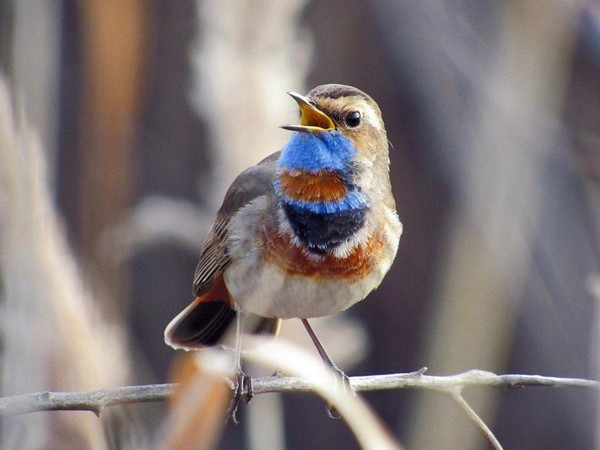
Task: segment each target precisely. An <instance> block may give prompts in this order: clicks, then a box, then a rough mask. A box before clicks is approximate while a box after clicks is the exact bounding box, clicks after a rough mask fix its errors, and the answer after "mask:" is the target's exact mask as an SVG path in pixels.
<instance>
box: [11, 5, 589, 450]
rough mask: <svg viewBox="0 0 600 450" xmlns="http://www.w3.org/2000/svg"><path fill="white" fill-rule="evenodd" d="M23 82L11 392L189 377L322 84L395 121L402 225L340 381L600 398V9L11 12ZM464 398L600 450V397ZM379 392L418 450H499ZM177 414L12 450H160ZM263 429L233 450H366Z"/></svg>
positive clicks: (431, 410) (146, 416)
mask: <svg viewBox="0 0 600 450" xmlns="http://www.w3.org/2000/svg"><path fill="white" fill-rule="evenodd" d="M0 71H1V75H2V77H3V78H4V80H3V86H2V89H0V90H1V91H2V92H0V110H1V111H0V128H1V129H0V188H1V190H0V233H1V234H0V236H1V239H2V240H1V241H0V255H1V258H2V259H1V260H0V264H1V265H0V270H1V271H2V282H1V284H0V298H1V300H2V305H1V307H2V309H1V314H2V317H1V318H0V323H1V324H2V341H1V342H2V346H1V350H2V360H1V361H2V362H1V370H2V372H1V380H0V381H1V383H2V395H3V396H7V395H15V394H19V393H25V392H36V391H42V390H85V389H98V388H102V387H107V386H116V385H125V384H143V383H163V382H166V381H168V380H169V371H170V367H171V363H172V361H173V359H174V357H175V353H176V352H175V351H173V350H172V349H171V348H169V347H167V346H166V345H165V344H164V343H163V330H164V327H165V326H166V325H167V323H168V322H169V321H170V320H171V318H172V317H173V316H174V315H175V314H177V313H178V312H179V311H180V310H181V309H182V308H183V307H184V306H186V305H187V304H188V303H189V301H191V300H192V295H191V284H192V276H193V272H194V268H195V266H196V263H197V258H198V255H199V251H200V247H201V244H202V242H203V238H204V235H205V233H206V232H207V229H208V227H209V225H210V222H211V220H212V218H213V215H214V213H215V212H216V210H217V208H218V207H219V206H220V202H221V199H222V197H223V194H224V192H225V190H226V188H227V186H228V185H229V184H230V183H231V181H233V179H234V177H235V176H236V175H237V174H238V173H239V172H241V171H242V170H243V169H245V168H246V167H248V166H250V165H253V164H255V163H256V162H258V161H259V160H260V159H262V158H263V157H265V156H266V155H268V154H270V153H272V152H274V151H276V150H278V149H279V148H280V147H281V146H282V145H283V144H284V143H285V141H286V139H287V138H288V137H289V132H287V131H284V130H281V129H279V128H278V126H279V125H282V124H285V123H290V122H292V121H293V120H295V118H296V117H297V107H296V105H295V103H294V102H293V101H292V100H291V99H290V98H289V97H288V96H287V95H286V92H287V91H289V90H293V91H297V92H301V93H306V92H308V90H309V89H311V88H312V87H314V86H316V85H318V84H323V83H344V84H350V85H354V86H357V87H358V88H360V89H362V90H364V91H365V92H367V93H369V94H370V95H371V96H372V97H373V98H374V99H375V100H376V101H377V102H378V103H379V106H380V107H381V109H382V111H383V115H384V120H385V122H386V126H387V130H388V137H389V139H390V141H391V143H392V144H393V148H392V149H391V160H392V166H391V173H392V183H393V186H394V193H395V197H396V202H397V208H398V213H399V215H400V218H401V220H402V222H403V224H404V234H403V236H402V239H401V242H400V249H399V252H398V256H397V258H396V262H395V264H394V265H393V267H392V269H391V271H390V273H389V274H388V276H387V278H386V279H385V280H384V282H383V284H382V286H381V287H380V288H379V289H378V290H377V291H376V292H374V293H372V294H371V295H370V296H369V297H368V299H367V300H366V301H364V302H361V303H360V304H358V305H356V306H355V307H353V308H351V310H349V311H348V312H346V313H344V314H342V315H340V316H339V317H335V318H332V319H325V320H322V321H318V324H317V325H316V327H317V331H318V333H320V335H321V336H322V338H323V341H324V343H325V347H326V348H328V349H329V350H330V351H331V353H332V357H333V359H334V360H335V361H336V362H337V363H338V365H339V366H340V367H342V368H343V369H344V370H345V371H346V373H348V374H349V375H370V374H384V373H395V372H410V371H413V370H418V369H420V368H421V367H424V366H427V367H428V368H429V373H430V374H435V375H447V374H454V373H459V372H462V371H466V370H469V369H483V370H491V371H494V372H497V373H524V374H542V375H552V376H561V377H582V378H597V377H598V370H597V369H598V361H597V357H596V355H597V354H598V346H597V342H598V337H599V336H598V331H599V330H600V327H599V326H598V323H597V311H598V307H597V301H598V293H599V292H600V288H599V287H598V281H597V279H596V277H597V273H598V265H599V263H600V253H599V247H598V226H599V222H598V219H599V214H598V213H599V212H600V209H599V207H600V203H599V200H600V191H599V189H598V187H599V186H598V181H599V180H600V3H599V2H597V1H594V0H589V1H584V0H580V1H574V0H563V1H559V0H508V1H499V0H482V1H478V2H471V1H456V0H369V1H367V0H363V1H337V0H334V1H332V0H329V1H325V0H313V1H308V0H288V1H286V2H277V1H274V0H272V1H268V0H246V1H241V0H238V1H235V0H225V1H220V2H217V1H210V0H207V1H201V0H198V1H192V0H177V1H173V2H167V1H158V0H147V1H142V0H127V1H122V0H121V1H117V0H85V1H67V0H63V1H56V0H55V1H51V0H39V1H38V0H31V1H28V0H22V1H7V0H0ZM5 83H6V84H5ZM294 322H297V321H287V322H286V323H284V330H283V338H285V339H288V338H289V339H292V340H295V341H296V342H297V343H299V344H300V345H306V346H307V348H309V349H310V345H311V344H310V342H309V340H308V338H307V337H306V336H305V334H304V331H303V330H301V329H300V328H299V325H298V324H296V323H294ZM309 351H313V350H309ZM275 369H276V368H272V369H269V370H266V371H265V372H264V373H263V374H267V373H272V372H273V371H274V370H275ZM261 370H264V369H261ZM250 373H251V374H257V373H261V372H253V371H252V370H250ZM465 396H466V398H467V400H468V401H469V402H470V404H471V405H472V406H473V407H474V409H475V410H476V411H477V412H478V413H480V414H481V416H482V417H483V418H484V420H485V421H486V423H488V424H489V425H490V426H491V428H492V430H493V431H494V433H495V434H496V436H497V437H498V439H499V440H500V442H501V443H502V444H503V445H504V446H505V448H523V449H565V448H569V449H590V448H600V447H599V446H598V443H597V442H598V433H597V429H598V428H599V427H598V420H597V418H596V414H595V410H596V405H597V403H598V401H597V397H596V394H595V393H593V392H591V391H584V390H577V389H566V388H565V389H549V388H533V389H532V388H528V389H519V390H511V391H497V390H491V389H472V390H469V391H467V392H466V393H465ZM365 397H366V399H367V401H368V402H369V403H370V404H371V405H372V407H373V409H374V410H375V412H376V413H377V414H378V415H379V416H380V417H381V419H382V420H383V421H384V422H385V424H386V425H387V427H389V429H390V430H391V431H392V432H393V434H394V435H395V436H397V437H398V439H400V440H401V441H402V442H403V443H404V444H405V445H406V446H407V447H408V448H411V449H480V448H488V447H487V446H488V444H486V443H485V441H484V440H483V439H482V438H481V436H480V435H479V433H478V432H477V431H476V430H475V429H474V427H473V425H472V424H471V423H470V422H469V421H468V420H467V418H466V417H464V416H463V414H462V413H460V412H459V411H458V409H457V408H456V406H455V405H454V404H452V402H451V401H450V400H449V399H447V398H445V397H444V396H441V395H439V394H438V393H435V392H425V391H412V390H411V391H385V392H377V393H369V394H366V395H365ZM165 410H166V405H164V404H149V405H132V406H128V407H114V408H110V409H109V410H107V411H105V412H104V413H103V414H102V416H101V418H100V419H97V418H96V417H95V416H93V415H92V414H91V413H89V412H65V413H57V412H49V413H36V414H30V415H27V416H22V417H16V418H11V419H5V420H3V421H2V428H1V435H0V442H1V445H0V446H1V447H2V448H144V447H148V446H151V445H152V442H153V441H154V439H155V438H156V430H157V428H158V427H159V426H160V424H161V423H162V422H163V418H164V414H165ZM241 421H242V423H241V424H240V425H238V426H235V425H233V424H228V425H227V426H226V427H225V429H224V430H223V433H222V436H221V437H220V439H219V443H218V444H215V445H218V448H219V449H230V448H236V449H240V448H246V449H249V450H252V449H262V448H290V449H296V448H298V449H300V448H301V449H322V448H344V449H345V448H348V449H352V448H358V444H356V441H355V440H354V438H353V437H352V434H351V433H350V431H349V430H348V428H347V426H346V425H345V423H344V422H343V421H341V420H330V419H328V418H327V415H326V413H325V408H324V405H323V402H322V401H321V400H320V399H318V398H316V397H315V396H309V395H299V394H295V395H286V396H281V397H278V396H275V395H271V394H269V395H261V396H258V397H257V398H255V399H254V400H253V401H252V402H251V403H250V405H249V406H248V407H244V408H243V409H242V411H241Z"/></svg>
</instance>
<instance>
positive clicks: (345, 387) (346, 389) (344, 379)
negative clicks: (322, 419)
mask: <svg viewBox="0 0 600 450" xmlns="http://www.w3.org/2000/svg"><path fill="white" fill-rule="evenodd" d="M331 370H333V372H334V374H335V378H334V389H335V390H336V391H337V390H338V389H342V392H343V393H344V394H350V395H353V396H354V395H356V392H355V391H354V388H353V387H352V384H351V383H350V377H348V375H346V374H345V373H344V372H343V371H342V370H341V369H340V368H338V367H337V366H336V365H335V364H332V365H331ZM327 415H328V416H329V417H330V418H332V419H339V418H340V417H341V416H340V413H339V412H338V410H337V409H336V408H335V406H333V405H332V404H331V403H328V404H327Z"/></svg>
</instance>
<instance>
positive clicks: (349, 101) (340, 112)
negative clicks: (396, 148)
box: [281, 84, 388, 162]
mask: <svg viewBox="0 0 600 450" xmlns="http://www.w3.org/2000/svg"><path fill="white" fill-rule="evenodd" d="M289 95H290V96H291V97H292V98H293V99H294V100H296V102H297V103H298V106H299V107H300V123H299V124H298V125H283V126H282V127H281V128H284V129H286V130H291V131H297V132H300V133H303V134H310V135H314V136H315V137H317V138H320V139H321V140H325V141H326V142H327V141H331V140H335V138H336V137H339V136H342V137H344V138H347V139H348V140H349V141H350V142H351V143H352V146H353V147H354V148H355V150H356V151H357V153H356V155H355V158H356V159H357V160H364V161H365V162H373V161H374V160H376V159H378V158H384V159H385V160H386V161H387V153H388V142H387V135H386V132H385V126H384V124H383V120H382V118H381V111H380V109H379V107H378V106H377V103H375V101H374V100H373V99H372V98H371V97H370V96H368V95H367V94H365V93H364V92H362V91H361V90H359V89H357V88H355V87H352V86H346V85H341V84H325V85H322V86H318V87H316V88H314V89H313V90H311V91H310V92H309V93H308V94H307V95H306V96H303V95H300V94H297V93H295V92H289ZM341 139H343V138H339V139H338V140H341Z"/></svg>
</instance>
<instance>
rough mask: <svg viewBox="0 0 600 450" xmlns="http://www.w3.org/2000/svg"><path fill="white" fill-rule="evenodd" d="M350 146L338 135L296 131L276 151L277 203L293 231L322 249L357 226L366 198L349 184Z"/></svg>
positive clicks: (363, 215)
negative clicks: (279, 155)
mask: <svg viewBox="0 0 600 450" xmlns="http://www.w3.org/2000/svg"><path fill="white" fill-rule="evenodd" d="M355 154H356V150H355V149H354V147H353V146H352V144H351V142H350V141H349V140H348V139H346V138H344V137H343V136H341V135H339V134H338V135H337V136H336V135H333V136H331V135H329V136H328V137H327V138H325V139H323V138H321V139H319V138H316V137H314V136H312V135H307V136H306V135H304V134H298V135H297V136H296V139H292V140H291V141H290V144H288V146H286V148H284V150H283V151H282V155H281V158H280V160H279V163H278V168H277V172H276V175H275V180H274V187H275V191H276V193H277V196H278V200H279V204H280V206H281V209H282V210H283V212H284V218H285V219H284V220H286V221H287V222H288V224H289V226H290V228H291V229H292V231H293V233H294V236H295V237H296V239H297V240H298V241H300V242H301V243H302V244H303V245H305V246H306V248H307V249H308V250H309V251H311V252H313V253H317V254H325V253H327V251H328V250H333V249H335V248H336V247H337V246H339V245H341V244H343V243H344V242H347V241H348V240H350V239H352V237H353V236H354V235H355V234H356V233H357V232H358V231H359V230H360V229H361V228H362V227H363V225H364V223H365V218H366V214H367V211H368V204H367V199H366V198H365V196H364V194H363V193H362V191H361V189H360V187H359V186H357V185H356V184H355V183H354V178H355V175H356V174H355V171H356V170H357V169H356V166H355V164H354V156H355Z"/></svg>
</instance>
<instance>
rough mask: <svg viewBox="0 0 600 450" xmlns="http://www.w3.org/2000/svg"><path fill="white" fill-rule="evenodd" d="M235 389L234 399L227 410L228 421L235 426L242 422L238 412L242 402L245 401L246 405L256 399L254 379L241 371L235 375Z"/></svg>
mask: <svg viewBox="0 0 600 450" xmlns="http://www.w3.org/2000/svg"><path fill="white" fill-rule="evenodd" d="M233 384H234V386H235V389H234V392H233V397H232V399H231V402H230V403H229V408H227V420H231V421H232V422H233V423H234V424H236V425H238V424H239V423H240V421H239V420H238V418H237V410H238V407H239V406H240V402H241V401H242V400H244V403H248V402H249V401H250V400H252V397H254V390H253V388H252V378H251V377H249V376H248V375H246V374H245V373H244V372H242V371H240V372H238V373H237V374H236V375H235V381H234V382H233Z"/></svg>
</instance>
